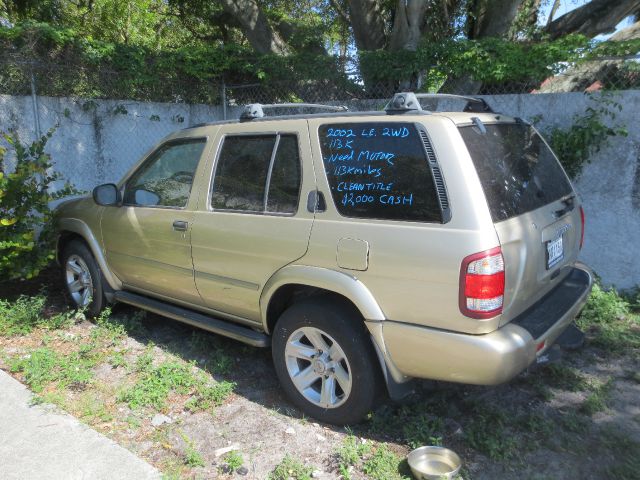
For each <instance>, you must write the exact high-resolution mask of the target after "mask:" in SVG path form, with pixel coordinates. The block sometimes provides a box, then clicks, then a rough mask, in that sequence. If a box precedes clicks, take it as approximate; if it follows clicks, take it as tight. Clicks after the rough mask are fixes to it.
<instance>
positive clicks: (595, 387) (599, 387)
mask: <svg viewBox="0 0 640 480" xmlns="http://www.w3.org/2000/svg"><path fill="white" fill-rule="evenodd" d="M612 388H613V379H609V380H608V381H607V382H605V383H601V384H596V383H592V384H591V389H592V391H591V393H589V395H588V396H587V398H586V399H585V400H584V402H582V405H580V411H581V412H582V413H584V414H585V415H589V416H591V415H593V414H595V413H597V412H601V411H602V410H604V409H606V408H607V402H608V401H609V396H610V394H611V389H612Z"/></svg>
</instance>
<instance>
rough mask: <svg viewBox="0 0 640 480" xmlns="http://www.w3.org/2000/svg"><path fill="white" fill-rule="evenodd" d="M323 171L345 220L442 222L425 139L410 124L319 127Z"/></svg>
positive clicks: (354, 124) (376, 123)
mask: <svg viewBox="0 0 640 480" xmlns="http://www.w3.org/2000/svg"><path fill="white" fill-rule="evenodd" d="M319 137H320V146H321V149H322V158H323V160H324V168H325V172H326V174H327V179H328V181H329V186H330V188H331V195H332V196H333V201H334V203H335V205H336V208H337V209H338V212H339V213H340V214H341V215H344V216H346V217H356V218H373V219H383V220H405V221H414V222H441V221H442V213H441V209H440V203H439V201H438V196H437V194H436V188H435V184H434V179H433V175H432V173H431V169H430V167H429V164H428V160H427V156H426V153H425V149H424V145H423V140H422V139H421V138H420V135H419V133H418V130H417V129H416V127H415V125H414V124H412V123H396V122H393V123H383V122H366V123H338V124H336V123H332V124H326V125H321V126H320V128H319Z"/></svg>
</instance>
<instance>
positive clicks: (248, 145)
mask: <svg viewBox="0 0 640 480" xmlns="http://www.w3.org/2000/svg"><path fill="white" fill-rule="evenodd" d="M278 137H279V140H278V141H277V142H276V140H277V139H278ZM276 145H277V151H276V152H275V155H274V148H275V147H276ZM272 161H273V165H272ZM270 171H271V174H270V175H269V172H270ZM300 180H301V170H300V155H299V150H298V139H297V137H296V136H295V135H280V136H277V135H241V136H229V137H226V138H225V139H224V142H223V144H222V149H221V152H220V156H219V158H218V162H217V166H216V172H215V178H214V181H213V191H212V194H211V206H212V207H213V208H215V209H223V210H240V211H248V212H265V211H267V212H273V213H295V212H296V210H297V205H298V198H299V195H300ZM269 181H270V183H269V186H268V187H267V182H269ZM265 193H266V194H267V199H266V205H265Z"/></svg>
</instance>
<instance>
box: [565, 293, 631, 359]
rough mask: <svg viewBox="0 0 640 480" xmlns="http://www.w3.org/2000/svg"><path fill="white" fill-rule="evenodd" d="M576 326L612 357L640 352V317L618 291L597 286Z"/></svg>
mask: <svg viewBox="0 0 640 480" xmlns="http://www.w3.org/2000/svg"><path fill="white" fill-rule="evenodd" d="M577 324H578V326H579V327H580V328H581V329H582V330H584V331H586V332H587V333H589V341H590V342H592V343H593V344H594V345H597V346H599V347H601V348H603V349H604V350H605V351H606V352H607V354H609V355H623V354H625V353H628V351H629V349H640V315H638V314H635V313H633V312H632V311H631V309H630V305H629V303H628V301H627V300H625V299H624V298H623V297H621V296H620V294H619V293H618V292H617V291H616V290H615V289H609V290H606V289H603V288H602V287H601V286H600V285H599V284H598V283H596V284H595V285H594V286H593V290H592V291H591V296H590V297H589V301H588V302H587V305H586V306H585V308H584V310H583V311H582V313H581V314H580V316H579V317H578V319H577Z"/></svg>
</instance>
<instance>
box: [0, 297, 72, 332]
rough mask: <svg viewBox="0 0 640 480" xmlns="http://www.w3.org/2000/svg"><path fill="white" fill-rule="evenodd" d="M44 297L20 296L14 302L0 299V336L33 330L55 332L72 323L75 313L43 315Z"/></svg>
mask: <svg viewBox="0 0 640 480" xmlns="http://www.w3.org/2000/svg"><path fill="white" fill-rule="evenodd" d="M45 302H46V297H45V296H44V295H36V296H34V297H28V296H24V295H23V296H20V297H19V298H18V299H17V300H16V301H15V302H9V301H7V300H2V299H0V335H1V336H13V335H26V334H28V333H30V332H31V331H32V330H33V329H34V328H47V329H50V330H57V329H60V328H64V327H67V326H69V325H70V324H71V323H73V321H74V318H75V315H76V313H75V312H70V311H67V312H61V313H56V314H53V315H44V314H43V309H44V306H45Z"/></svg>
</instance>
